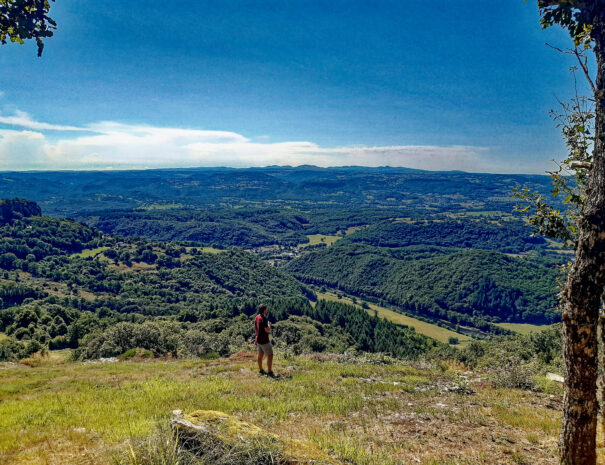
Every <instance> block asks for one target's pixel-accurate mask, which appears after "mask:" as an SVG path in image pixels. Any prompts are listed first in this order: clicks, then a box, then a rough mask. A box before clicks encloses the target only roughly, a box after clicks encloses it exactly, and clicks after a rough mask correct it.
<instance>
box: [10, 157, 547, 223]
mask: <svg viewBox="0 0 605 465" xmlns="http://www.w3.org/2000/svg"><path fill="white" fill-rule="evenodd" d="M514 185H527V186H529V187H531V188H532V189H537V190H539V191H542V192H548V189H549V187H550V178H548V177H546V176H530V175H502V174H472V173H463V172H458V171H456V172H429V171H420V170H410V169H405V168H388V167H384V168H365V167H342V168H318V167H310V166H301V167H294V168H293V167H267V168H247V169H234V168H192V169H166V170H139V171H98V172H95V171H80V172H71V171H70V172H4V173H0V192H2V193H3V195H4V196H7V197H23V198H28V199H31V200H35V201H36V202H38V203H39V204H40V205H41V206H42V209H43V210H44V212H45V213H46V214H50V215H52V216H67V217H73V216H75V215H76V214H81V213H84V212H94V211H98V210H108V209H132V208H136V207H141V206H149V205H166V204H178V205H181V206H184V207H203V208H209V207H213V208H224V207H230V206H251V207H258V206H261V205H262V206H268V205H272V206H276V205H280V206H285V205H288V206H297V207H309V206H314V207H319V206H322V207H326V208H333V207H339V206H340V207H347V208H350V207H355V208H360V207H372V208H374V207H381V208H384V207H398V208H406V209H408V208H412V209H418V208H422V209H427V210H429V211H433V212H435V211H443V210H461V209H462V210H480V209H484V210H493V209H495V210H505V211H510V210H511V208H512V204H513V203H514V201H513V199H512V196H511V187H512V186H514Z"/></svg>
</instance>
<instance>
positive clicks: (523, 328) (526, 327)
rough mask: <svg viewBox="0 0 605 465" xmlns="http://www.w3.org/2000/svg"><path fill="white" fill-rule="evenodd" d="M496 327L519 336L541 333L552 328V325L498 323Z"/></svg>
mask: <svg viewBox="0 0 605 465" xmlns="http://www.w3.org/2000/svg"><path fill="white" fill-rule="evenodd" d="M496 326H499V327H500V328H504V329H508V330H509V331H514V332H515V333H519V334H531V333H539V332H540V331H544V330H545V329H548V328H549V327H550V325H531V324H529V323H496Z"/></svg>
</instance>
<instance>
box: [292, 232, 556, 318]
mask: <svg viewBox="0 0 605 465" xmlns="http://www.w3.org/2000/svg"><path fill="white" fill-rule="evenodd" d="M285 268H286V270H288V271H289V272H291V273H293V274H294V275H295V276H297V277H298V278H299V279H301V280H302V281H304V282H308V283H315V284H320V285H326V286H329V287H331V288H336V289H342V290H343V291H345V292H347V293H349V294H353V295H358V296H360V297H369V298H374V299H378V300H380V301H384V302H385V303H389V304H395V305H397V306H399V307H400V308H401V309H402V310H404V311H407V312H410V313H411V314H415V315H425V316H429V317H431V318H436V319H442V320H445V321H448V322H450V323H452V324H454V325H455V324H461V325H471V326H474V327H477V328H480V329H489V325H488V324H487V322H488V321H494V322H499V321H509V322H528V323H542V324H543V323H551V322H554V321H557V319H558V316H557V314H556V313H555V311H554V309H555V306H556V287H555V286H556V277H557V273H558V271H557V268H556V267H554V266H552V265H551V264H550V263H549V262H547V261H544V260H543V259H540V258H538V257H535V258H532V257H523V258H516V257H510V256H507V255H505V254H502V253H498V252H492V251H485V250H460V249H452V248H448V249H444V248H439V247H428V246H416V247H407V248H378V247H372V246H368V245H364V244H358V243H349V242H347V241H346V240H343V241H340V242H337V243H336V244H335V245H333V246H332V247H329V248H324V249H320V250H315V251H312V252H310V253H307V254H305V255H303V256H301V257H299V258H297V259H295V260H293V261H291V262H290V263H288V264H287V265H286V267H285Z"/></svg>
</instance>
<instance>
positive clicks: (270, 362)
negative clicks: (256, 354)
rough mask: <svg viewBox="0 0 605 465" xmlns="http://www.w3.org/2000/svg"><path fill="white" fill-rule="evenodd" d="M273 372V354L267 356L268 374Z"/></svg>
mask: <svg viewBox="0 0 605 465" xmlns="http://www.w3.org/2000/svg"><path fill="white" fill-rule="evenodd" d="M272 371H273V354H269V355H267V372H268V373H271V372H272Z"/></svg>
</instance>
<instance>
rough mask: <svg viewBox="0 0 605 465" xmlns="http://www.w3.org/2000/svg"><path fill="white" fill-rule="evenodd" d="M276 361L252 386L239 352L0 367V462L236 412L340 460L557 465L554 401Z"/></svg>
mask: <svg viewBox="0 0 605 465" xmlns="http://www.w3.org/2000/svg"><path fill="white" fill-rule="evenodd" d="M62 355H65V354H62ZM279 356H280V354H277V358H276V363H277V365H276V371H277V372H278V373H280V374H281V375H282V377H281V379H279V380H272V379H268V378H266V377H259V376H258V375H257V372H256V368H255V361H254V360H253V355H251V354H245V353H242V354H235V355H234V356H232V357H231V358H230V359H228V360H227V359H214V360H199V359H197V360H186V361H183V360H180V361H172V360H162V361H159V360H150V361H124V362H112V363H98V362H97V363H81V362H71V361H67V360H66V357H64V356H63V357H62V356H61V355H57V354H56V353H53V354H52V355H51V357H50V358H49V359H42V360H30V362H29V364H30V365H31V366H26V365H23V364H0V377H1V379H2V382H1V384H0V464H1V465H9V464H11V465H21V464H28V465H42V464H44V465H60V464H65V465H67V464H70V465H77V464H82V465H84V464H91V465H92V464H95V465H96V464H99V465H101V464H108V463H111V457H112V454H115V453H117V452H118V451H120V450H124V449H125V448H126V447H127V444H128V441H130V440H136V439H137V438H142V437H145V436H147V435H149V434H150V433H152V432H153V430H154V428H156V427H157V425H158V424H159V425H166V424H167V422H168V419H169V417H170V414H171V412H172V410H174V409H181V410H183V411H185V412H187V411H192V410H197V409H208V410H219V411H223V412H226V413H230V414H234V415H235V416H237V417H238V418H240V419H243V420H245V421H249V422H252V423H255V424H257V425H258V426H260V427H262V428H265V429H267V430H269V431H272V432H277V433H279V434H281V435H283V436H288V437H292V438H302V439H308V440H311V441H314V442H315V443H316V444H318V445H319V446H320V447H321V448H322V449H324V450H325V451H327V452H328V453H330V454H332V455H333V456H335V457H337V458H338V459H339V460H342V461H343V463H354V464H358V465H377V464H425V465H429V464H430V465H453V464H465V465H471V464H532V465H540V464H553V463H556V447H557V436H558V432H559V422H560V409H561V395H560V393H559V392H553V393H551V394H544V393H533V392H528V391H521V390H503V389H493V388H492V387H490V385H489V383H488V382H486V380H485V379H484V378H483V377H482V375H481V374H480V373H470V372H464V371H462V370H458V369H457V368H458V367H453V366H449V367H446V366H441V367H438V368H435V367H429V366H425V365H423V364H415V363H409V362H396V363H380V359H379V358H377V357H372V358H371V359H368V358H363V357H362V358H360V359H354V358H348V357H346V356H337V355H309V356H300V357H293V358H289V359H286V360H284V359H280V358H279Z"/></svg>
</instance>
